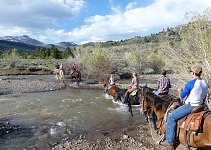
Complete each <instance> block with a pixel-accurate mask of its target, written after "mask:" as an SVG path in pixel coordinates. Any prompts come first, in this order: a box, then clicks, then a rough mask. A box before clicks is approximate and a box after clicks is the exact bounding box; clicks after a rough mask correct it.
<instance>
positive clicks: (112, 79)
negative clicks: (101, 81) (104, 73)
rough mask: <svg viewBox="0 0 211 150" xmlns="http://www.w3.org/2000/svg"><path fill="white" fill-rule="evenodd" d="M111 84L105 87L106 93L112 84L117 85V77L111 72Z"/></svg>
mask: <svg viewBox="0 0 211 150" xmlns="http://www.w3.org/2000/svg"><path fill="white" fill-rule="evenodd" d="M108 82H109V84H108V86H106V87H105V91H104V92H105V93H107V92H108V89H109V88H110V87H111V86H112V85H115V79H114V76H113V75H112V74H111V76H110V78H109V81H108Z"/></svg>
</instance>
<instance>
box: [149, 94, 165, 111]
mask: <svg viewBox="0 0 211 150" xmlns="http://www.w3.org/2000/svg"><path fill="white" fill-rule="evenodd" d="M145 99H146V101H147V102H149V103H151V104H152V105H154V106H155V108H156V110H161V109H162V106H163V100H162V99H161V98H160V97H158V96H156V95H155V94H154V93H152V92H148V91H147V92H146V95H145Z"/></svg>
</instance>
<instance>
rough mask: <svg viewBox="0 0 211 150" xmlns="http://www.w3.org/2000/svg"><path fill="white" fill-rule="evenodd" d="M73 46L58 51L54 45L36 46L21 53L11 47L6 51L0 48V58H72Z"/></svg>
mask: <svg viewBox="0 0 211 150" xmlns="http://www.w3.org/2000/svg"><path fill="white" fill-rule="evenodd" d="M74 51H75V48H70V47H67V48H66V49H65V50H64V51H59V50H58V48H57V47H56V46H54V45H52V46H51V48H45V49H44V48H42V47H36V49H35V50H33V51H25V52H23V53H22V54H20V53H19V52H18V50H17V49H16V48H12V49H11V50H8V51H6V52H3V51H2V50H0V58H1V59H4V58H8V57H10V58H16V59H67V58H69V57H72V58H74V57H75V56H74Z"/></svg>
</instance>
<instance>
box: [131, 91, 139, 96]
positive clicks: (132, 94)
mask: <svg viewBox="0 0 211 150" xmlns="http://www.w3.org/2000/svg"><path fill="white" fill-rule="evenodd" d="M137 92H138V90H134V91H133V92H132V93H131V94H130V95H131V96H135V95H136V93H137Z"/></svg>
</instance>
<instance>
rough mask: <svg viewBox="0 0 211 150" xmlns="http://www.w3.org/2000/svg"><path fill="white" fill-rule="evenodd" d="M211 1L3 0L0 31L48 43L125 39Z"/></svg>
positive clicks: (155, 29)
mask: <svg viewBox="0 0 211 150" xmlns="http://www.w3.org/2000/svg"><path fill="white" fill-rule="evenodd" d="M207 8H211V0H1V1H0V36H1V37H2V36H21V35H28V36H30V37H31V38H34V39H37V40H39V41H42V42H44V43H46V44H49V43H57V42H62V41H68V42H74V43H76V44H81V43H86V42H99V41H108V40H124V39H129V38H132V37H134V36H145V35H150V34H151V33H157V32H159V31H162V30H163V29H166V28H167V27H175V26H177V25H180V24H185V23H186V22H187V20H185V19H184V16H185V13H187V12H191V11H196V12H198V13H202V12H203V11H204V10H205V9H207Z"/></svg>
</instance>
